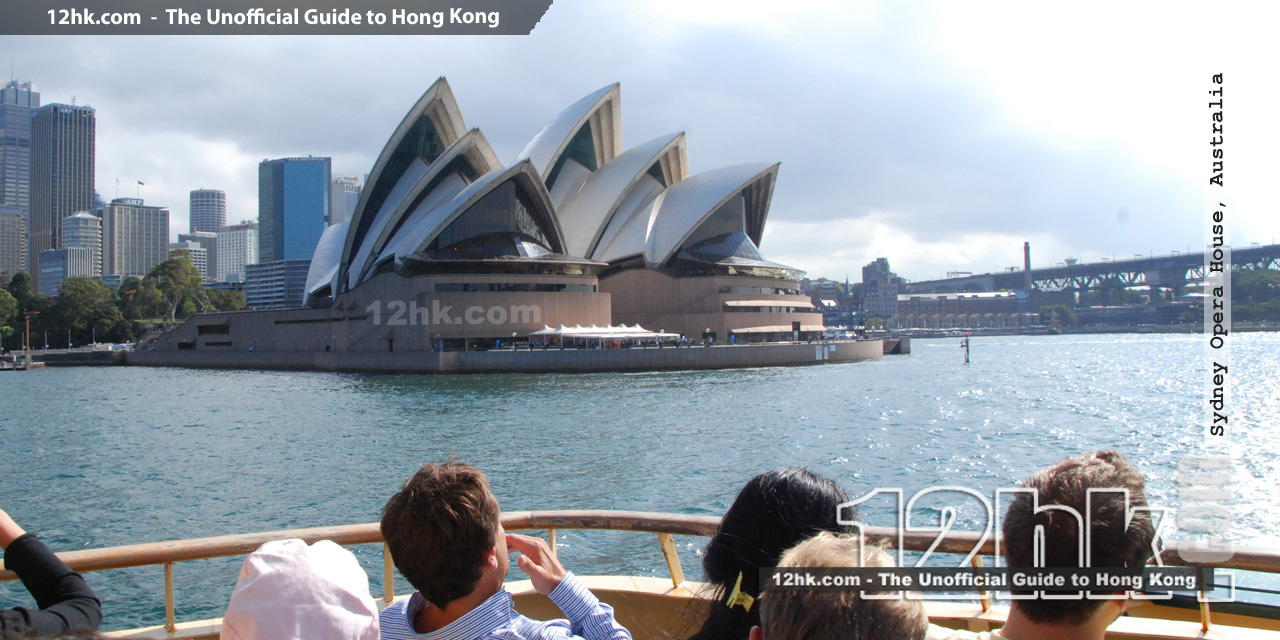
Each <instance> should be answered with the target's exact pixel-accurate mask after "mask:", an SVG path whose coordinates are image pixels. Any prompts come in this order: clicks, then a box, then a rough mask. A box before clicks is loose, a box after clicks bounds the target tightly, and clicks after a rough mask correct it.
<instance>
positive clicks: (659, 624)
mask: <svg viewBox="0 0 1280 640" xmlns="http://www.w3.org/2000/svg"><path fill="white" fill-rule="evenodd" d="M718 524H719V519H718V518H715V517H712V516H694V515H678V514H664V513H648V512H638V511H519V512H508V513H504V514H502V526H503V528H505V529H507V530H508V531H520V530H543V531H547V533H548V535H549V537H550V540H551V548H552V549H555V548H556V545H555V539H556V532H557V531H558V530H562V529H563V530H568V529H596V530H611V531H629V532H635V533H636V534H637V535H643V534H648V535H655V534H656V536H657V542H658V544H659V545H660V547H661V549H662V552H663V556H664V558H665V560H666V569H667V576H668V577H666V578H657V577H642V576H583V577H582V580H583V582H585V583H586V585H587V587H588V588H590V589H591V591H592V592H594V593H595V594H596V595H597V596H598V597H599V598H600V600H602V601H604V602H607V603H609V604H610V605H611V606H613V608H614V610H615V612H616V615H617V619H618V621H619V622H620V623H621V624H622V625H624V626H626V627H627V628H628V629H629V630H630V631H631V633H632V635H633V636H634V637H635V638H636V639H637V640H650V639H652V640H669V639H670V638H683V637H687V636H688V635H689V634H691V633H692V632H693V631H695V630H696V629H697V627H698V626H699V624H700V623H701V616H702V615H703V612H704V611H705V606H706V603H707V600H706V599H705V597H704V595H705V594H706V593H708V588H707V587H706V585H704V584H702V583H698V582H691V581H687V580H685V577H684V570H683V568H682V567H681V565H680V558H679V556H678V555H677V554H676V546H675V542H674V540H673V538H672V536H677V535H678V536H703V537H707V536H710V535H711V534H712V533H713V532H714V531H715V529H716V526H717V525H718ZM865 532H866V535H867V537H868V539H872V540H883V541H886V542H888V543H890V544H896V541H897V539H898V535H897V532H896V531H895V530H893V529H889V528H879V527H867V528H866V530H865ZM288 538H301V539H302V540H305V541H307V542H308V543H314V542H316V541H319V540H332V541H334V542H336V543H338V544H341V545H360V544H376V543H380V542H382V534H381V532H380V531H379V528H378V523H367V524H356V525H345V526H334V527H318V528H310V529H292V530H284V531H270V532H263V533H249V534H239V535H230V536H220V537H214V538H197V539H190V540H178V541H171V542H157V543H148V544H138V545H130V546H124V547H113V548H107V549H91V550H84V551H71V552H67V553H60V554H58V555H59V557H61V558H62V559H63V561H65V562H66V563H67V564H68V565H70V566H71V567H72V568H73V569H75V570H77V571H80V572H82V573H87V572H93V571H104V570H111V569H123V568H127V567H140V566H154V565H162V566H163V570H164V576H165V581H164V582H165V593H164V603H165V620H164V622H163V623H162V624H157V625H155V626H151V627H145V628H138V629H127V630H121V631H110V632H106V633H105V634H104V635H106V636H107V637H109V638H131V639H135V640H144V639H145V640H159V639H162V638H163V639H185V640H216V639H217V638H218V633H219V631H220V630H221V627H222V620H221V618H213V619H207V620H195V621H187V622H179V621H177V615H176V612H175V610H174V586H173V585H174V580H173V574H174V570H175V565H176V564H178V563H181V562H189V561H196V560H201V559H207V558H220V557H229V556H242V555H247V554H249V553H251V552H252V551H253V550H254V549H257V548H258V547H259V546H260V545H262V544H263V543H265V542H268V541H271V540H282V539H288ZM902 542H903V548H904V549H906V550H910V551H926V550H929V549H930V548H933V551H934V553H949V554H958V555H961V556H963V555H967V554H968V553H969V552H970V551H971V550H972V549H973V548H974V547H975V546H979V545H981V553H983V554H987V557H988V558H989V557H990V554H993V553H994V545H995V542H994V540H992V539H990V538H989V537H984V536H983V534H982V533H980V532H963V531H951V532H948V533H947V534H946V535H945V536H944V537H943V538H942V539H941V540H938V539H937V538H936V536H934V535H932V534H928V533H916V532H907V533H904V534H903V536H902ZM934 545H936V547H935V546H934ZM1178 549H1179V546H1178V545H1177V544H1176V543H1173V544H1166V548H1165V550H1164V552H1163V553H1162V554H1161V556H1160V557H1161V560H1162V561H1163V563H1164V564H1165V565H1166V566H1214V567H1215V568H1222V569H1234V570H1242V571H1260V572H1266V573H1280V553H1278V552H1276V551H1272V550H1269V549H1259V548H1246V547H1237V548H1236V553H1235V555H1234V556H1233V557H1232V559H1231V560H1229V561H1226V562H1223V563H1218V564H1214V565H1194V564H1192V563H1188V562H1185V561H1183V559H1182V557H1181V556H1180V555H1179V552H1178ZM569 564H570V565H572V561H570V562H569ZM973 565H974V567H975V569H980V568H981V567H982V566H983V557H982V556H980V555H975V557H974V561H973ZM394 572H395V567H394V566H393V564H392V562H391V556H390V554H389V553H388V552H387V550H386V546H385V545H384V546H383V584H385V585H388V588H387V589H386V591H385V593H384V594H383V595H382V598H381V602H380V605H382V606H385V605H386V604H389V603H391V602H393V601H394V600H395V599H397V598H398V597H404V596H403V595H402V596H396V595H395V594H394V593H393V589H394V587H392V586H391V585H394V580H393V578H394ZM15 579H16V576H15V575H14V574H13V573H12V572H9V571H3V572H0V581H4V580H15ZM233 586H234V585H227V586H226V592H227V594H228V597H230V593H231V588H232V587H233ZM506 588H507V590H508V591H510V592H511V593H512V595H513V596H514V600H515V605H516V609H517V610H519V611H520V612H521V613H523V614H525V615H527V616H529V617H532V618H535V619H550V618H558V617H561V613H560V612H559V611H558V610H557V609H556V607H555V605H553V604H552V603H551V601H550V600H549V599H547V598H545V597H543V596H541V595H539V594H538V593H537V592H536V591H534V589H533V586H532V584H530V582H529V581H528V580H521V581H513V582H509V583H507V585H506ZM1202 595H1203V594H1202ZM1200 599H1203V598H1200ZM924 606H925V610H926V612H927V613H928V615H929V619H930V622H932V623H933V624H937V625H940V626H944V627H949V628H953V629H967V630H970V631H989V630H992V629H998V628H1000V627H1001V626H1003V624H1004V620H1005V617H1006V616H1007V615H1008V607H1005V606H1000V605H998V604H997V603H995V602H994V601H993V600H992V598H991V597H990V595H989V594H986V593H980V594H978V596H977V597H975V598H974V599H973V600H971V601H966V600H948V601H936V600H927V601H925V602H924ZM109 623H110V621H109V620H108V624H109ZM1107 638H1108V639H1113V640H1190V639H1192V638H1197V639H1208V640H1213V639H1217V640H1244V639H1246V638H1247V639H1249V640H1280V607H1272V606H1266V605H1257V604H1245V603H1218V602H1214V603H1212V604H1210V603H1208V602H1198V601H1197V599H1196V598H1186V597H1182V598H1177V597H1175V598H1174V599H1173V600H1135V601H1132V602H1131V603H1130V607H1129V610H1128V613H1127V614H1126V615H1125V616H1122V617H1121V618H1119V619H1118V620H1116V622H1115V623H1113V624H1112V625H1111V627H1109V628H1108V630H1107Z"/></svg>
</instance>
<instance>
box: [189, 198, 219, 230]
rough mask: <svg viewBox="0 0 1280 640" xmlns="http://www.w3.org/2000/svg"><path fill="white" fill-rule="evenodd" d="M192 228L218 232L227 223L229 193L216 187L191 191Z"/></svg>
mask: <svg viewBox="0 0 1280 640" xmlns="http://www.w3.org/2000/svg"><path fill="white" fill-rule="evenodd" d="M190 211H191V230H192V231H193V232H194V231H208V232H209V233H217V232H218V229H221V228H222V227H223V226H224V225H226V224H227V193H226V192H225V191H218V190H216V189H196V190H195V191H192V192H191V209H190Z"/></svg>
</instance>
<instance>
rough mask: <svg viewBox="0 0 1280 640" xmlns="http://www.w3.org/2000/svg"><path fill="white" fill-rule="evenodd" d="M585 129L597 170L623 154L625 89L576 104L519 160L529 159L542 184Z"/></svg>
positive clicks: (541, 133)
mask: <svg viewBox="0 0 1280 640" xmlns="http://www.w3.org/2000/svg"><path fill="white" fill-rule="evenodd" d="M584 126H586V127H588V130H589V131H590V133H591V139H592V142H593V145H594V147H595V164H596V166H595V167H590V169H591V170H595V169H597V168H598V167H600V166H604V165H605V164H606V163H608V162H609V161H611V160H613V159H614V158H615V157H616V156H618V155H619V154H620V153H622V89H621V87H620V85H618V83H616V82H615V83H613V84H611V85H609V86H607V87H604V88H602V89H600V90H598V91H596V92H594V93H592V94H590V95H588V96H586V97H585V98H582V99H581V100H579V101H577V102H575V103H573V104H572V105H570V106H569V108H568V109H565V110H564V111H561V112H560V114H559V115H557V116H556V117H555V118H553V119H552V120H551V122H548V123H547V125H546V126H545V127H543V128H542V130H541V131H539V132H538V133H537V135H535V136H534V137H533V139H532V140H530V141H529V144H527V145H525V148H524V150H523V151H521V152H520V154H519V155H518V156H516V160H524V159H528V160H530V161H531V162H533V168H534V169H535V170H536V171H537V172H538V175H540V176H542V179H543V180H547V181H549V180H551V179H552V175H551V173H552V170H553V169H554V168H555V165H556V163H557V162H558V161H559V160H560V159H561V156H563V155H564V154H565V152H566V151H567V150H568V149H569V145H570V143H571V142H572V141H573V140H574V137H575V136H577V135H578V132H579V131H581V130H582V128H583V127H584Z"/></svg>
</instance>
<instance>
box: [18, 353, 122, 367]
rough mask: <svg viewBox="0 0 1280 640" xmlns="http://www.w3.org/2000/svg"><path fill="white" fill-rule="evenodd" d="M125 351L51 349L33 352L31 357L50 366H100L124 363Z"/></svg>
mask: <svg viewBox="0 0 1280 640" xmlns="http://www.w3.org/2000/svg"><path fill="white" fill-rule="evenodd" d="M124 353H125V352H123V351H66V352H55V351H50V352H48V353H44V354H37V353H34V352H33V353H32V354H31V359H32V360H33V361H35V362H43V363H45V365H46V366H50V367H100V366H109V365H115V364H124Z"/></svg>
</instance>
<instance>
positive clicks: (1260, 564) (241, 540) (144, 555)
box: [0, 510, 1280, 581]
mask: <svg viewBox="0 0 1280 640" xmlns="http://www.w3.org/2000/svg"><path fill="white" fill-rule="evenodd" d="M719 522H720V519H719V518H717V517H714V516H697V515H681V514H668V513H651V512H644V511H604V510H583V511H572V510H565V511H514V512H509V513H504V514H502V526H503V528H505V529H509V530H513V531H516V530H524V529H609V530H615V531H643V532H649V533H666V534H675V535H693V536H710V535H711V534H712V533H714V532H715V529H716V527H717V526H718V525H719ZM866 534H867V537H868V538H870V539H872V540H876V541H881V540H883V541H885V542H887V543H888V544H889V545H890V546H893V545H895V544H896V542H897V532H896V531H895V530H894V529H892V528H889V527H867V528H866ZM981 536H982V534H981V533H976V532H970V531H953V532H950V533H948V534H947V536H946V538H944V539H943V540H942V541H941V542H940V543H938V546H937V548H936V549H935V551H937V552H939V553H960V554H967V553H969V551H970V550H972V549H973V546H974V545H975V544H977V542H978V540H979V539H980V538H981ZM287 538H301V539H302V540H305V541H307V542H308V543H313V542H317V541H319V540H332V541H334V542H336V543H338V544H341V545H355V544H372V543H376V542H382V533H381V531H379V529H378V523H376V522H371V523H365V524H353V525H343V526H334V527H313V528H307V529H285V530H280V531H266V532H259V533H246V534H237V535H230V536H216V537H211V538H193V539H188V540H171V541H166V542H152V543H146V544H136V545H127V546H121V547H108V548H104V549H87V550H83V551H68V552H63V553H59V554H58V557H60V558H62V560H63V562H66V563H67V564H68V565H69V566H70V567H71V568H72V569H74V570H76V571H81V572H91V571H103V570H107V569H122V568H126V567H139V566H146V565H162V564H165V563H173V562H185V561H189V560H200V559H205V558H220V557H227V556H238V555H247V554H249V553H252V552H253V550H254V549H257V548H258V547H259V546H261V545H262V544H263V543H265V542H269V541H271V540H283V539H287ZM933 541H934V536H933V535H930V534H928V533H914V532H907V533H905V534H904V535H903V547H904V548H905V549H906V550H909V551H924V550H926V549H928V548H929V546H930V545H931V544H933ZM1179 548H1181V547H1180V545H1179V544H1177V543H1170V544H1168V545H1167V546H1166V549H1165V551H1164V552H1163V553H1162V554H1161V558H1162V560H1163V561H1164V563H1165V564H1167V565H1170V566H1214V567H1217V568H1223V569H1241V570H1248V571H1262V572H1267V573H1280V553H1278V552H1276V551H1272V550H1270V549H1261V548H1258V547H1245V546H1237V547H1235V549H1234V555H1233V556H1232V558H1231V559H1230V560H1227V561H1225V562H1218V563H1212V564H1211V565H1204V564H1200V563H1195V562H1187V561H1185V560H1184V559H1183V558H1182V556H1181V555H1180V554H1179V551H1178V550H1179ZM980 553H981V554H982V555H987V556H991V555H994V554H995V540H994V539H993V538H991V537H989V538H988V539H987V540H986V541H985V542H984V543H983V545H982V548H981V551H980ZM15 579H17V576H16V575H14V573H13V572H12V571H0V581H6V580H15Z"/></svg>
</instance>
